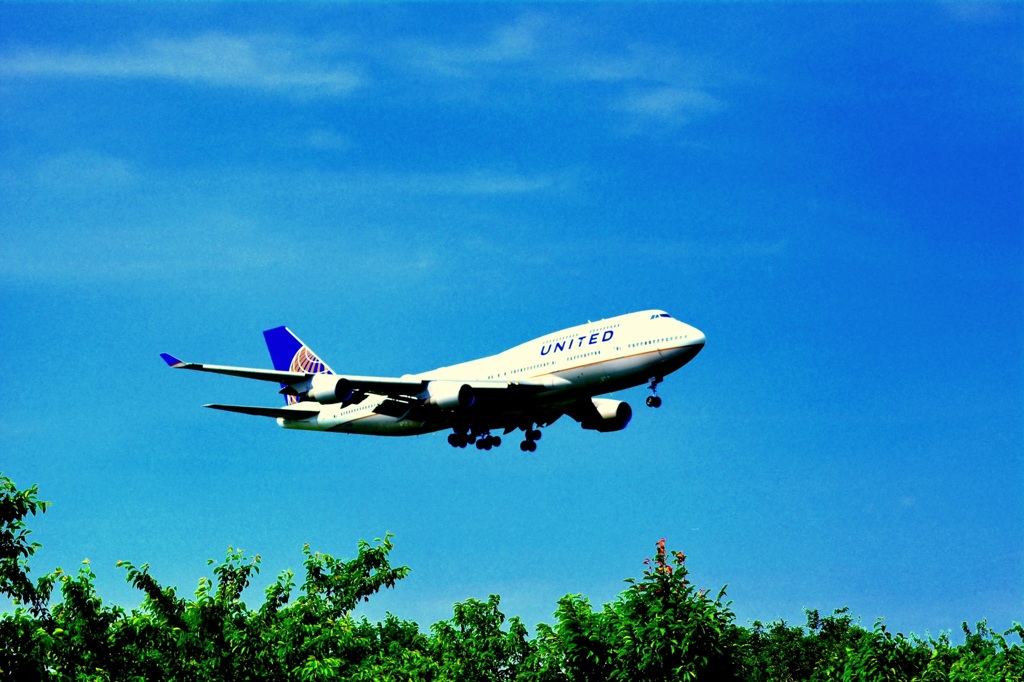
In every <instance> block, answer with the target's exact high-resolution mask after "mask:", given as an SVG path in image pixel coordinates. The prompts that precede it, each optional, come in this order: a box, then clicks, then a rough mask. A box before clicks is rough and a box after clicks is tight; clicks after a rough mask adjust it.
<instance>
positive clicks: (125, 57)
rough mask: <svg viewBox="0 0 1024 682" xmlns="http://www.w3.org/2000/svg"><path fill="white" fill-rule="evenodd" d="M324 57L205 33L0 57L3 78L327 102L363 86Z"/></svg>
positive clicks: (278, 41) (282, 43) (270, 40)
mask: <svg viewBox="0 0 1024 682" xmlns="http://www.w3.org/2000/svg"><path fill="white" fill-rule="evenodd" d="M323 52H324V51H322V50H314V49H311V48H310V47H309V46H307V45H306V44H305V43H303V42H300V41H298V40H295V39H292V38H282V37H253V36H248V37H243V36H232V35H227V34H224V33H207V34H203V35H199V36H195V37H192V38H185V39H151V40H147V41H145V42H142V43H140V44H138V45H135V46H132V47H122V48H120V49H110V50H106V51H102V52H97V53H89V52H58V51H46V50H42V51H41V50H23V51H21V52H18V53H15V54H12V55H5V56H2V57H0V75H4V76H7V77H39V78H41V77H49V78H112V79H138V78H144V79H159V80H168V81H178V82H187V83H200V84H204V85H209V86H217V87H232V88H245V89H255V90H261V91H265V92H272V93H291V94H299V95H303V96H323V97H334V96H339V95H344V94H347V93H349V92H351V91H353V90H354V89H356V88H358V87H359V86H360V85H361V84H362V79H361V78H360V77H359V76H358V75H357V74H356V73H355V70H354V69H353V68H352V67H345V66H341V65H339V64H336V63H332V62H330V61H329V60H325V59H324V55H323Z"/></svg>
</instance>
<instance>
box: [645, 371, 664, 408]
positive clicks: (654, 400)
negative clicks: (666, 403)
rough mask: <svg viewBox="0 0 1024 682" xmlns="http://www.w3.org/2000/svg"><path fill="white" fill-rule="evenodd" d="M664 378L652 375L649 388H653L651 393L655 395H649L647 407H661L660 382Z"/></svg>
mask: <svg viewBox="0 0 1024 682" xmlns="http://www.w3.org/2000/svg"><path fill="white" fill-rule="evenodd" d="M662 381H664V379H663V378H662V377H651V385H650V386H648V387H647V388H649V389H651V393H653V394H654V395H650V396H647V407H661V398H660V397H659V396H658V384H660V383H661V382H662Z"/></svg>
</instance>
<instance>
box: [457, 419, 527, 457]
mask: <svg viewBox="0 0 1024 682" xmlns="http://www.w3.org/2000/svg"><path fill="white" fill-rule="evenodd" d="M520 428H521V429H522V430H523V433H524V434H525V435H526V440H524V441H523V442H522V443H520V444H519V449H520V450H522V451H523V452H536V451H537V441H539V440H540V437H541V432H540V429H538V428H534V425H533V424H532V423H530V424H527V425H526V426H522V427H520ZM448 444H449V445H451V446H452V447H453V448H464V447H466V446H467V445H474V444H475V445H476V449H477V450H490V449H492V448H496V447H499V446H500V445H501V436H492V435H491V433H490V431H480V432H476V431H470V430H469V429H468V428H466V427H455V431H454V432H453V433H450V434H448Z"/></svg>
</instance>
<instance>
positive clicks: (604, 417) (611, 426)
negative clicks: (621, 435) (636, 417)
mask: <svg viewBox="0 0 1024 682" xmlns="http://www.w3.org/2000/svg"><path fill="white" fill-rule="evenodd" d="M591 402H592V403H593V404H594V409H593V411H591V413H590V414H589V415H587V418H586V419H584V420H583V421H581V422H580V426H582V427H583V428H585V429H590V430H591V431H600V432H601V433H608V432H609V431H621V430H622V429H624V428H626V425H627V424H629V420H630V419H632V418H633V408H632V407H630V406H629V403H626V402H623V401H621V400H611V399H609V398H594V399H592V400H591Z"/></svg>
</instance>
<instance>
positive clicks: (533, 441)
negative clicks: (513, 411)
mask: <svg viewBox="0 0 1024 682" xmlns="http://www.w3.org/2000/svg"><path fill="white" fill-rule="evenodd" d="M523 432H524V433H525V434H526V440H524V441H523V442H522V443H520V444H519V449H520V450H522V451H523V452H536V451H537V441H539V440H540V437H541V435H543V434H541V432H540V429H535V428H533V424H530V425H529V426H528V427H526V428H524V429H523Z"/></svg>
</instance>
